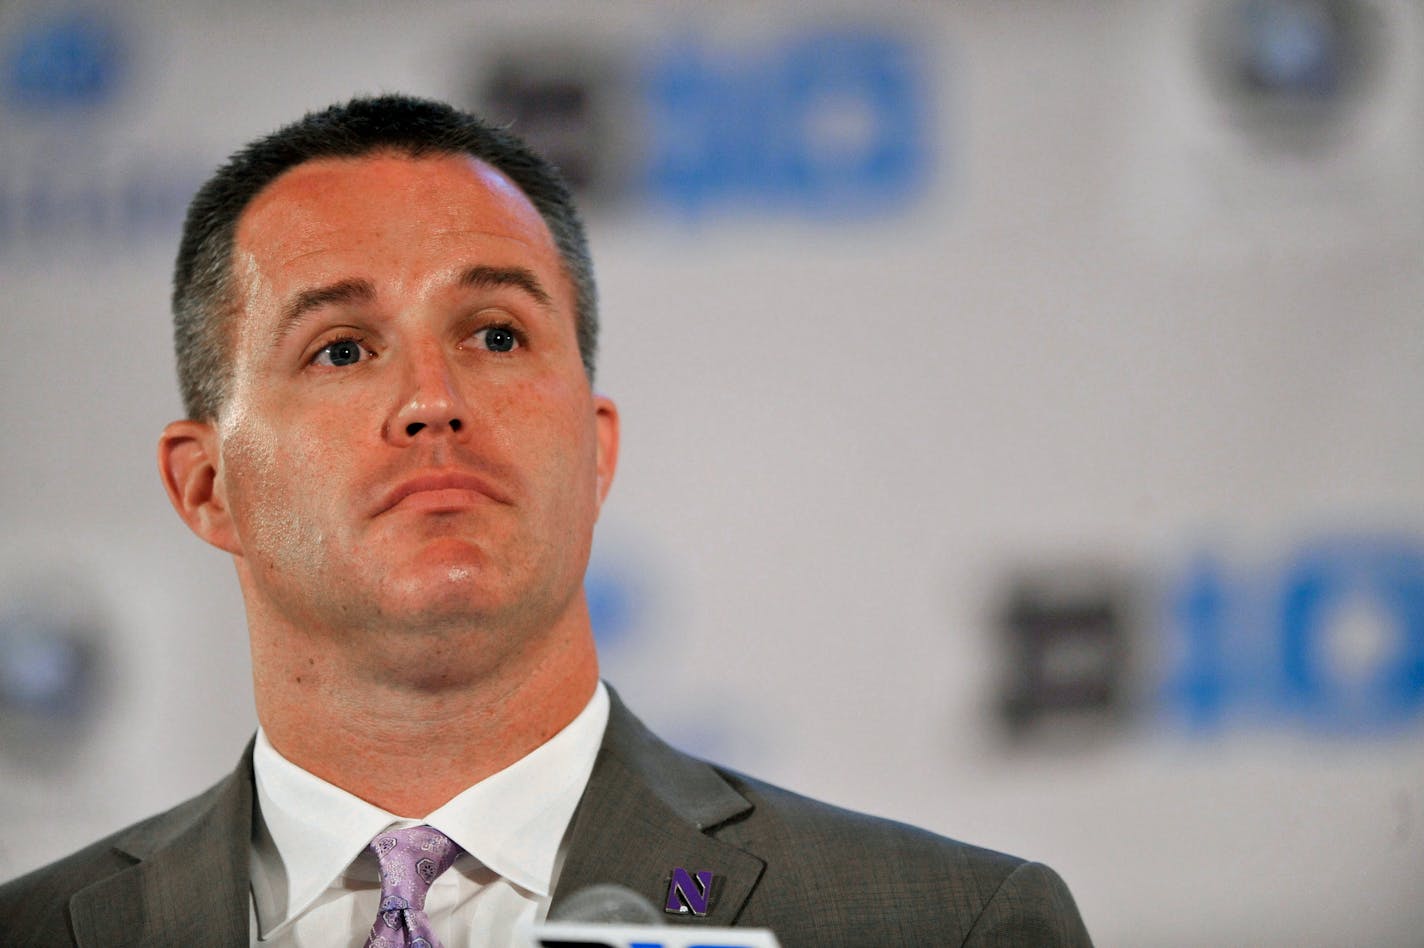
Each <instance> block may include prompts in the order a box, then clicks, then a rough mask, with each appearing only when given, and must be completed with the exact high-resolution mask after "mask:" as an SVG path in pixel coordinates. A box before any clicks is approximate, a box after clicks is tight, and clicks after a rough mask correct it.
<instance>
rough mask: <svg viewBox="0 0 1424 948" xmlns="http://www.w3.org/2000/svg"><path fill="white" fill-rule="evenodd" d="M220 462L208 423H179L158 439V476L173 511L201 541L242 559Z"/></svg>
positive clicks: (215, 441)
mask: <svg viewBox="0 0 1424 948" xmlns="http://www.w3.org/2000/svg"><path fill="white" fill-rule="evenodd" d="M217 462H218V436H217V432H216V431H215V430H214V429H213V426H212V425H210V424H207V423H205V422H201V421H175V422H173V423H171V424H170V425H168V427H166V428H164V429H163V435H162V436H161V437H160V438H159V439H158V475H159V477H161V478H162V479H163V486H164V488H166V489H167V491H168V499H169V501H170V502H172V504H173V509H174V510H176V511H178V516H180V517H182V518H183V522H184V523H186V524H187V525H188V529H189V530H192V531H193V532H194V533H196V534H197V535H198V536H199V538H201V539H203V540H206V541H207V542H208V543H211V544H212V545H213V546H215V547H217V548H218V549H220V550H226V551H227V552H229V553H232V554H234V555H240V554H241V553H242V547H241V545H240V544H239V543H238V540H237V531H236V530H234V529H233V524H232V516H231V514H230V513H229V511H228V507H227V497H226V496H225V493H224V491H223V490H222V487H221V484H220V483H219V479H218V466H217Z"/></svg>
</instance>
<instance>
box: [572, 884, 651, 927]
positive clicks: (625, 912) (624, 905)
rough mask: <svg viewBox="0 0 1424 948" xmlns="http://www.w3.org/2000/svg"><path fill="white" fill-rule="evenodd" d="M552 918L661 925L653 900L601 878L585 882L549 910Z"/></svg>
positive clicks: (573, 920)
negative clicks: (597, 881) (595, 883)
mask: <svg viewBox="0 0 1424 948" xmlns="http://www.w3.org/2000/svg"><path fill="white" fill-rule="evenodd" d="M549 921H551V922H603V923H613V924H624V925H661V924H663V921H664V920H663V917H662V915H661V914H660V913H659V912H658V910H657V909H656V908H654V907H653V903H651V902H649V901H648V900H647V899H645V898H643V897H642V896H641V895H639V894H638V893H636V892H634V891H633V890H632V889H630V888H628V887H626V886H621V885H614V884H612V883H611V882H603V883H599V884H598V885H590V886H585V887H584V888H582V889H579V890H578V891H577V892H575V893H574V894H573V895H571V896H569V897H568V898H567V899H562V900H560V902H559V905H558V907H557V908H556V909H555V910H554V911H552V912H550V913H549Z"/></svg>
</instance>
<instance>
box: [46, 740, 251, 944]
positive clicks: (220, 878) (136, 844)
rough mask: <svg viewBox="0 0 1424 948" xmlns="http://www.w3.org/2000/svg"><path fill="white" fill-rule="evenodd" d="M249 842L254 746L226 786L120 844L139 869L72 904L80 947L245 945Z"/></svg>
mask: <svg viewBox="0 0 1424 948" xmlns="http://www.w3.org/2000/svg"><path fill="white" fill-rule="evenodd" d="M251 836H252V747H251V745H249V746H248V748H247V753H246V754H245V755H244V756H243V759H242V762H241V763H240V764H239V765H238V768H237V770H236V771H234V772H233V773H232V774H231V775H230V776H229V777H227V779H225V780H223V781H222V782H221V783H219V784H218V785H217V786H215V787H213V788H212V789H211V790H209V791H208V792H207V793H205V794H203V795H202V796H200V797H198V798H196V799H194V800H192V801H190V802H189V803H187V804H184V805H183V806H181V807H179V808H178V809H177V810H174V811H172V812H170V813H167V814H164V815H163V816H161V817H159V818H158V819H156V820H153V821H150V822H149V823H145V824H142V825H140V826H139V827H136V828H135V830H134V831H133V832H131V833H129V834H127V835H126V836H124V837H123V838H122V839H120V840H119V841H118V842H117V843H116V844H115V848H116V849H118V850H120V851H121V852H124V853H125V854H127V855H129V856H130V857H132V858H134V859H135V860H136V863H135V864H134V865H133V866H132V867H130V868H129V869H126V870H124V871H123V872H119V873H117V874H115V875H113V876H110V877H109V878H107V879H104V880H102V881H100V882H97V883H95V884H94V885H91V886H88V887H87V888H84V889H81V890H80V891H79V892H77V893H75V895H74V897H73V898H72V899H70V902H69V911H70V920H71V923H72V925H73V927H74V937H75V941H76V942H77V943H78V944H79V945H81V946H93V948H98V946H119V945H141V944H197V945H232V946H245V945H247V944H248V932H247V924H248V914H249V911H250V892H249V890H250V883H249V881H248V851H249V845H250V843H249V841H250V839H251Z"/></svg>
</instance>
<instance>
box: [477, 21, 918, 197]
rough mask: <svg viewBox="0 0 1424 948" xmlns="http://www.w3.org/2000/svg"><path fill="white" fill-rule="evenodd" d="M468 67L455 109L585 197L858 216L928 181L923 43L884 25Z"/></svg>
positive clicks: (511, 48)
mask: <svg viewBox="0 0 1424 948" xmlns="http://www.w3.org/2000/svg"><path fill="white" fill-rule="evenodd" d="M474 61H475V62H476V63H477V66H476V69H475V71H474V74H473V75H472V76H471V78H470V80H469V81H468V83H467V87H466V88H467V103H466V104H467V105H469V106H470V107H471V108H472V109H474V110H475V111H477V112H480V113H482V114H485V115H488V116H489V117H490V118H492V119H494V120H495V121H498V122H507V123H509V125H510V127H511V128H512V129H513V130H514V131H516V132H518V133H519V134H521V135H523V136H524V137H525V138H527V139H529V140H530V141H531V142H532V143H533V144H534V145H535V146H536V147H538V148H539V149H541V150H542V151H544V152H545V153H546V154H548V155H550V156H552V157H553V158H554V160H555V161H556V163H558V164H559V165H560V166H561V167H562V168H563V169H564V170H565V172H566V173H567V174H568V176H569V178H570V179H571V181H572V182H573V184H574V185H575V186H576V188H577V189H578V190H580V191H581V192H582V194H583V195H584V196H585V198H586V199H587V200H589V201H590V202H593V203H595V204H603V205H627V204H630V203H632V204H644V205H650V206H653V207H660V208H665V209H670V210H672V211H674V212H677V213H679V214H681V215H685V216H687V217H692V218H701V217H704V216H707V215H711V214H715V213H724V212H734V213H757V214H778V215H793V216H800V217H821V218H830V219H838V218H845V217H854V218H863V217H866V216H875V215H883V214H887V213H892V212H895V211H898V210H901V209H904V208H905V207H907V206H908V205H909V204H910V203H911V202H912V201H913V199H915V198H917V197H919V196H921V195H922V194H923V193H924V190H925V188H926V186H927V184H928V181H929V171H930V168H931V166H932V161H931V157H932V156H931V150H932V142H933V134H932V128H931V124H932V123H931V121H930V115H931V108H930V103H929V91H928V90H929V84H930V77H928V76H927V75H926V71H925V70H926V66H925V63H924V55H923V51H922V50H921V48H920V47H919V45H918V44H916V43H914V42H912V41H911V40H909V39H907V38H906V37H904V36H901V35H899V34H895V33H890V32H886V31H885V30H884V29H883V28H880V29H877V28H874V27H868V28H865V29H854V30H851V29H846V30H836V29H821V28H816V29H807V30H803V31H801V32H791V33H787V34H785V35H783V36H781V37H779V38H777V39H774V40H771V41H767V40H764V39H758V40H757V41H756V42H753V43H743V44H740V45H728V44H726V43H713V42H710V41H704V40H702V39H697V38H683V39H679V40H677V41H674V42H670V43H664V44H652V45H648V46H645V47H642V48H631V47H626V48H617V49H613V48H607V47H595V46H588V47H585V46H582V45H567V46H561V47H550V46H549V45H548V44H547V43H546V42H539V43H530V44H525V45H520V44H518V43H507V44H505V45H504V46H502V47H501V48H500V50H499V51H498V52H497V53H495V54H493V55H488V56H483V57H475V58H474Z"/></svg>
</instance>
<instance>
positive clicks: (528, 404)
mask: <svg viewBox="0 0 1424 948" xmlns="http://www.w3.org/2000/svg"><path fill="white" fill-rule="evenodd" d="M174 318H175V339H176V349H177V355H178V368H179V378H180V383H181V386H182V389H183V396H184V401H185V407H186V410H187V413H188V418H187V419H185V420H183V421H177V422H174V423H172V424H170V425H169V426H168V427H167V428H166V429H165V431H164V433H163V436H162V438H161V440H160V444H159V468H160V472H161V474H162V478H163V481H164V484H165V486H166V488H167V490H168V493H169V497H170V498H171V500H172V502H173V506H174V508H175V509H176V510H177V512H178V514H179V515H180V516H181V517H182V518H183V519H184V521H185V522H186V523H187V524H188V526H189V527H190V528H191V529H192V530H193V532H194V533H196V534H197V535H198V536H199V537H201V538H202V539H203V540H206V541H207V542H208V543H210V544H212V545H213V546H216V547H218V548H219V549H221V550H224V551H226V552H227V553H229V554H230V555H231V556H232V559H233V563H234V565H235V567H236V570H237V577H238V582H239V583H240V585H241V588H242V593H243V597H244V601H245V603H246V608H247V617H248V625H249V630H250V633H251V640H252V662H253V679H254V688H255V695H256V705H257V714H258V720H259V721H260V724H261V728H260V730H259V732H258V735H257V737H256V739H255V741H254V743H253V745H252V746H250V747H249V749H248V751H247V753H246V754H245V755H244V757H243V759H242V761H241V763H240V764H239V766H238V768H237V770H236V771H235V772H234V773H233V774H232V775H231V776H229V777H228V778H227V779H225V780H224V781H222V782H221V783H219V784H218V785H216V786H215V787H214V788H212V789H211V790H209V791H208V792H207V793H205V794H203V795H202V796H200V797H197V798H195V799H194V800H191V801H188V802H187V803H185V804H182V805H181V806H179V807H177V808H176V809H174V810H171V811H169V812H167V813H164V814H161V815H160V816H157V817H154V818H153V819H150V820H148V821H146V822H144V823H140V824H138V825H136V826H134V827H130V828H129V829H126V830H123V831H121V832H119V833H117V834H115V835H113V836H111V837H109V838H108V839H106V840H103V841H101V842H100V843H96V844H94V845H93V846H90V847H89V848H87V849H85V850H82V851H80V852H79V853H76V854H74V855H72V856H70V857H68V858H66V859H64V860H61V861H60V862H58V863H55V864H53V865H51V866H48V867H45V868H43V869H40V870H38V871H36V872H34V873H31V874H30V875H28V876H26V877H24V878H21V879H18V880H15V881H13V882H11V883H9V884H7V885H5V886H4V887H3V888H0V942H3V943H5V944H71V943H73V944H80V945H115V944H180V943H185V944H186V943H192V944H204V945H245V944H256V943H259V942H260V943H263V944H278V945H318V944H322V945H326V944H343V945H348V944H355V945H359V944H363V943H366V939H367V938H368V937H369V938H370V942H369V943H370V944H407V943H409V944H420V943H421V939H424V940H425V943H427V944H429V943H435V942H443V943H444V944H445V945H447V946H453V945H500V944H510V943H513V942H514V940H515V939H516V937H517V936H516V932H517V931H518V930H519V928H520V926H522V925H526V924H528V922H529V921H530V920H531V919H533V918H535V917H537V916H539V915H542V914H543V913H544V912H545V911H547V910H548V909H550V908H551V907H552V908H553V909H555V910H557V908H558V906H559V905H560V903H561V902H562V901H566V900H567V899H568V898H569V896H570V894H571V893H575V892H577V891H579V890H581V889H583V888H584V887H586V886H588V885H590V884H595V883H616V884H619V885H622V886H625V887H627V888H629V889H631V890H633V891H634V892H636V893H639V894H641V895H642V896H644V897H646V898H647V899H649V900H650V901H653V902H654V903H655V904H656V905H657V906H658V907H659V908H663V907H666V908H667V909H668V911H669V914H668V915H667V918H668V920H669V921H670V922H673V923H686V924H712V925H734V924H735V925H747V926H762V927H769V928H771V929H773V930H774V931H775V932H776V934H777V936H778V937H779V938H780V939H781V941H782V943H783V944H785V945H788V946H794V945H891V944H936V945H940V944H945V945H951V944H953V945H957V944H973V945H990V944H1054V945H1080V944H1087V942H1088V939H1087V934H1086V932H1085V931H1084V929H1083V926H1082V922H1081V921H1080V919H1079V918H1078V914H1077V910H1076V908H1075V907H1074V905H1073V901H1072V898H1071V896H1070V895H1069V893H1068V891H1067V889H1066V887H1064V885H1063V883H1062V881H1061V880H1059V879H1058V877H1057V876H1056V875H1054V874H1053V873H1052V871H1051V870H1049V869H1047V868H1045V867H1042V866H1039V865H1036V864H1033V863H1026V862H1023V861H1022V860H1019V859H1016V858H1013V857H1010V856H1005V855H1002V854H998V853H993V852H989V851H987V850H981V849H976V848H973V847H970V846H966V845H964V844H961V843H957V842H954V841H951V840H946V839H942V838H939V837H935V836H933V835H931V834H929V833H925V832H923V831H920V830H916V829H913V828H910V827H906V826H902V825H899V824H894V823H889V822H886V821H882V820H875V819H872V818H869V817H865V816H861V815H858V814H852V813H848V812H845V811H841V810H837V809H835V808H832V807H829V806H826V805H823V804H820V803H816V802H813V801H810V800H806V799H804V798H800V797H797V796H795V795H793V794H790V793H788V792H786V791H783V790H779V789H777V788H774V787H770V786H767V785H765V784H762V783H759V782H757V781H754V780H751V779H749V778H746V777H743V776H740V775H737V774H734V773H730V772H727V771H723V770H720V769H717V768H715V767H712V766H710V765H708V764H705V763H703V762H700V761H697V760H694V759H692V758H689V757H686V756H684V755H682V754H680V753H678V752H676V751H674V750H672V749H671V748H669V747H668V746H666V745H665V744H663V743H661V742H660V741H659V740H658V739H657V738H656V737H654V736H653V735H652V734H650V733H649V732H648V731H647V730H646V729H644V728H643V726H642V725H641V724H640V723H639V722H638V721H637V720H636V719H635V718H634V717H633V716H632V715H631V714H630V713H629V712H628V711H627V709H625V708H624V707H623V706H622V705H621V704H620V703H619V701H618V699H617V697H616V696H614V695H612V694H611V693H610V692H609V691H608V690H607V689H606V688H605V687H604V686H603V685H601V684H600V683H599V680H598V666H597V659H596V655H595V653H594V646H593V637H592V634H591V631H590V626H589V619H588V610H587V606H586V604H585V601H584V595H583V589H582V579H583V574H584V570H585V567H586V565H587V560H588V553H589V546H590V542H591V537H592V531H593V526H594V521H595V520H596V519H597V516H598V511H599V507H600V505H601V504H602V502H603V499H604V497H605V496H606V495H607V492H608V489H609V485H610V483H611V481H612V478H613V472H614V468H615V464H616V460H617V452H618V415H617V411H616V409H615V407H614V405H613V403H612V402H610V401H609V400H608V399H606V398H604V397H602V396H599V395H597V394H595V393H594V392H593V389H592V376H593V365H594V351H595V342H596V334H597V313H596V308H595V294H594V285H593V275H592V269H591V263H590V261H589V257H588V251H587V247H586V243H585V239H584V234H583V229H582V225H581V224H580V222H579V220H578V217H577V215H576V213H575V211H574V208H573V206H572V204H571V202H570V199H569V196H568V193H567V191H566V189H565V187H564V185H563V184H562V183H561V181H560V179H559V178H558V176H557V174H556V172H554V171H553V169H551V168H550V167H549V166H548V165H547V164H546V163H545V162H544V161H543V160H542V159H540V158H539V157H538V156H536V155H534V154H532V153H530V152H529V151H528V149H527V148H526V147H525V146H524V145H523V144H522V143H520V142H519V141H517V140H516V139H514V138H513V137H512V136H510V135H508V134H506V133H503V132H501V131H498V130H494V129H491V128H489V127H488V126H486V125H484V124H482V123H480V122H479V121H478V120H476V119H473V118H471V117H469V116H466V115H464V114H462V113H459V112H457V111H455V110H453V109H451V108H449V107H447V106H444V105H441V104H438V103H433V102H427V101H422V100H414V99H409V98H404V97H396V96H387V97H382V98H376V99H358V100H355V101H352V102H350V103H348V104H346V105H344V106H339V107H334V108H332V109H328V110H327V111H325V112H321V113H316V114H312V115H309V116H307V117H306V118H305V119H303V120H302V121H300V122H298V123H296V124H294V125H292V126H289V127H287V128H285V129H282V130H281V131H279V132H277V133H275V134H274V135H272V136H269V137H268V138H265V139H262V140H260V141H258V142H256V143H254V144H252V145H251V146H249V147H248V148H247V149H246V150H244V151H242V152H240V153H239V154H238V155H237V156H235V157H234V158H233V159H232V160H231V161H230V162H229V163H228V164H227V165H226V166H224V167H223V168H222V169H221V170H219V171H218V173H217V174H216V175H215V176H214V178H213V179H212V180H211V181H209V182H208V184H206V185H205V186H204V188H203V189H202V190H201V191H200V192H199V193H198V195H197V197H196V198H195V199H194V202H193V205H192V207H191V208H190V211H189V216H188V220H187V223H186V225H185V230H184V235H183V241H182V245H181V248H180V251H179V255H178V263H177V268H176V275H175V287H174Z"/></svg>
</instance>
